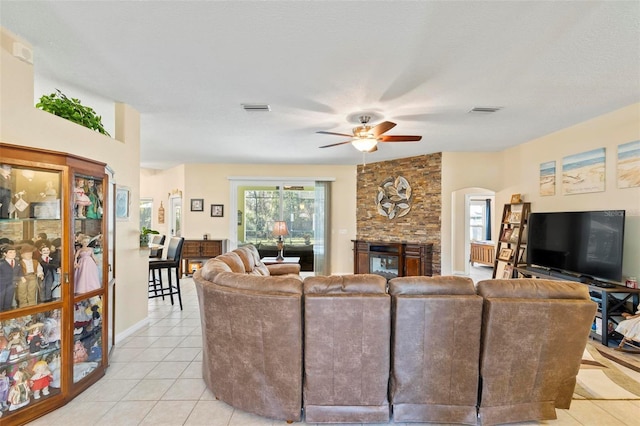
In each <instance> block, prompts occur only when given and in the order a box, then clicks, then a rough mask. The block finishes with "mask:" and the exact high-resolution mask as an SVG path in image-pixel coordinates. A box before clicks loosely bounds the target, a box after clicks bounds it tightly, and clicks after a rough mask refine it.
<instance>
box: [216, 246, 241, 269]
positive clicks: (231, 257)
mask: <svg viewBox="0 0 640 426" xmlns="http://www.w3.org/2000/svg"><path fill="white" fill-rule="evenodd" d="M216 259H218V260H220V261H222V262H224V263H226V264H227V265H228V266H229V268H231V271H232V272H236V273H239V274H244V273H246V272H247V270H246V269H244V263H242V259H241V258H240V256H238V253H235V252H232V251H231V252H229V253H225V254H221V255H220V256H217V257H216Z"/></svg>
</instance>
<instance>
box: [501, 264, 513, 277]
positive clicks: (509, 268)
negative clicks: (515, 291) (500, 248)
mask: <svg viewBox="0 0 640 426" xmlns="http://www.w3.org/2000/svg"><path fill="white" fill-rule="evenodd" d="M511 278H513V266H511V265H506V266H505V267H504V272H503V273H502V279H504V280H509V279H511Z"/></svg>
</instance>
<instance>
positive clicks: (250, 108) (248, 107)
mask: <svg viewBox="0 0 640 426" xmlns="http://www.w3.org/2000/svg"><path fill="white" fill-rule="evenodd" d="M242 109H244V110H245V111H247V112H258V111H263V112H269V111H271V106H270V105H269V104H242Z"/></svg>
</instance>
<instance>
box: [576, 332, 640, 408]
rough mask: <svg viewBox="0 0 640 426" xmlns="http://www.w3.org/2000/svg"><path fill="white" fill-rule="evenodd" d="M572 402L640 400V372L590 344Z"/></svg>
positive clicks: (585, 352) (586, 350)
mask: <svg viewBox="0 0 640 426" xmlns="http://www.w3.org/2000/svg"><path fill="white" fill-rule="evenodd" d="M639 356H640V355H639ZM573 399H608V400H616V399H627V400H631V399H636V400H640V369H638V368H637V367H635V366H633V365H631V364H629V363H626V362H624V360H622V359H621V358H616V357H615V356H612V355H611V354H609V353H605V352H601V351H599V350H598V349H597V348H595V347H593V346H592V345H590V344H587V347H586V349H585V351H584V354H583V356H582V363H581V365H580V371H579V372H578V378H577V384H576V388H575V390H574V394H573Z"/></svg>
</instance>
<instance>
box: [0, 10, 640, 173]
mask: <svg viewBox="0 0 640 426" xmlns="http://www.w3.org/2000/svg"><path fill="white" fill-rule="evenodd" d="M0 23H1V25H2V26H4V27H5V28H7V29H9V30H10V31H12V32H13V33H15V34H17V35H19V36H21V37H23V38H24V39H26V40H27V41H29V42H30V43H31V44H32V45H33V48H34V57H35V66H36V73H37V74H39V75H42V76H43V77H46V78H50V79H53V80H57V81H61V82H68V83H69V84H73V85H74V86H77V87H80V88H81V89H83V90H87V91H89V92H92V93H96V94H98V95H100V96H104V97H106V98H109V99H113V100H114V101H117V102H125V103H127V104H130V105H131V106H133V107H134V108H135V109H137V110H138V111H140V113H141V126H142V128H141V138H142V149H141V158H142V159H141V162H142V165H143V166H144V167H154V168H166V167H169V166H172V165H175V164H179V163H193V162H199V163H274V164H358V163H361V162H362V160H363V156H362V154H361V153H360V152H358V151H356V150H355V149H354V148H353V147H352V146H351V145H350V144H345V145H342V146H339V147H334V148H327V149H319V148H318V147H319V146H321V145H326V144H330V143H335V142H341V141H343V140H345V138H341V137H340V136H332V135H319V134H316V133H315V132H316V131H318V130H326V131H333V132H339V133H350V129H351V128H352V127H353V126H354V125H353V124H351V123H349V122H348V121H347V116H349V115H350V114H352V113H354V112H356V111H362V110H371V111H375V112H376V113H378V114H380V115H381V116H382V117H383V119H385V120H389V121H393V122H396V123H397V124H398V125H397V127H395V128H394V129H392V130H391V131H389V132H388V133H387V134H389V135H393V134H409V135H422V136H423V139H422V141H421V142H418V143H397V144H390V143H389V144H381V145H380V149H379V150H378V151H377V152H376V153H373V154H367V162H374V161H382V160H389V159H394V158H402V157H408V156H414V155H421V154H428V153H432V152H439V151H499V150H503V149H505V148H507V147H509V146H513V145H517V144H520V143H523V142H526V141H528V140H531V139H534V138H536V137H539V136H543V135H545V134H549V133H551V132H554V131H556V130H559V129H562V128H565V127H568V126H571V125H573V124H576V123H579V122H581V121H584V120H587V119H590V118H592V117H595V116H597V115H600V114H603V113H606V112H610V111H613V110H615V109H618V108H621V107H624V106H626V105H629V104H632V103H635V102H639V101H640V29H639V25H640V2H638V1H628V2H624V1H603V2H597V1H596V2H584V1H573V2H560V1H553V2H552V1H511V2H501V1H491V2H489V1H457V2H454V1H448V2H445V1H441V2H436V1H394V2H391V1H83V2H78V1H55V2H38V1H6V0H1V2H0ZM242 103H268V104H270V105H271V108H272V111H271V112H269V113H262V112H259V113H247V112H245V111H244V110H242V108H241V104H242ZM476 106H500V107H503V109H502V110H501V111H499V112H497V113H495V114H492V115H478V114H469V113H468V111H469V110H470V109H471V108H473V107H476Z"/></svg>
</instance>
